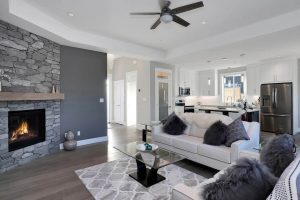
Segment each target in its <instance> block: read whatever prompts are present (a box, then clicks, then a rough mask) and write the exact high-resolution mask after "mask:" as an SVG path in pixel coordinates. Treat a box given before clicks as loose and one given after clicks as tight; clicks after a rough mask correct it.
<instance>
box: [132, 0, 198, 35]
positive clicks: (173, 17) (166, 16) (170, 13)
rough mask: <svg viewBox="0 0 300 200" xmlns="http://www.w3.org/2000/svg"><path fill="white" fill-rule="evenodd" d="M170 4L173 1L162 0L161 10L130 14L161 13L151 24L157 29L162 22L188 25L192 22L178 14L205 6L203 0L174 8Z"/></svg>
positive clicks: (152, 27)
mask: <svg viewBox="0 0 300 200" xmlns="http://www.w3.org/2000/svg"><path fill="white" fill-rule="evenodd" d="M170 5H171V1H168V0H160V7H161V12H135V13H130V15H160V17H159V18H158V20H157V21H156V22H155V23H154V24H153V25H152V26H151V29H155V28H156V27H157V26H158V25H159V24H160V23H161V22H164V23H170V22H172V21H174V22H176V23H178V24H180V25H182V26H185V27H187V26H189V25H190V23H189V22H187V21H185V20H184V19H182V18H180V17H178V16H177V14H179V13H183V12H187V11H190V10H194V9H197V8H201V7H203V6H204V4H203V2H202V1H199V2H196V3H192V4H188V5H185V6H180V7H177V8H174V9H170V8H169V7H170Z"/></svg>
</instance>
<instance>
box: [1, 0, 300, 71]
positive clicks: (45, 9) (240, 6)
mask: <svg viewBox="0 0 300 200" xmlns="http://www.w3.org/2000/svg"><path fill="white" fill-rule="evenodd" d="M196 1H197V0H185V1H182V0H171V2H172V4H171V8H175V7H178V6H182V5H185V4H189V3H193V2H196ZM203 2H204V5H205V6H204V8H200V9H196V10H193V11H190V12H186V13H182V14H179V16H180V17H182V18H183V19H185V20H187V21H189V22H190V23H191V25H190V26H189V27H188V28H184V27H182V26H180V25H178V24H176V23H171V24H161V25H160V26H159V27H158V28H157V29H156V30H150V26H151V25H152V24H153V23H154V22H155V20H156V19H157V17H156V16H130V15H129V13H130V12H144V11H154V12H156V11H159V3H158V0H151V1H150V0H88V1H87V0H1V1H0V19H3V20H6V21H8V22H10V23H13V24H15V25H18V26H20V27H22V28H25V29H28V30H30V31H34V32H36V33H37V34H41V35H42V36H44V37H48V38H49V39H52V40H54V41H57V42H59V43H61V44H65V45H71V46H77V47H83V48H88V49H93V50H100V51H105V52H109V53H113V54H118V55H121V56H131V57H137V58H143V59H148V60H158V61H165V62H168V63H173V64H176V65H177V66H182V67H189V68H194V69H200V68H209V67H221V66H235V65H237V66H238V65H244V64H249V63H253V62H257V61H258V60H262V59H267V58H272V57H277V56H291V55H296V54H298V55H300V54H299V53H298V52H300V41H299V40H300V39H299V38H298V37H297V36H298V35H299V33H300V1H299V0H285V1H283V0H226V1H224V0H223V1H222V0H204V1H203ZM68 12H72V13H74V15H75V16H74V17H69V16H68V15H67V13H68ZM202 21H206V22H207V23H206V24H205V25H203V24H202ZM241 53H246V56H244V57H240V56H239V55H240V54H241ZM223 57H228V58H229V60H226V61H224V60H220V58H223ZM208 60H211V61H212V62H210V63H208V62H207V61H208Z"/></svg>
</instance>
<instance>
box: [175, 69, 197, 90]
mask: <svg viewBox="0 0 300 200" xmlns="http://www.w3.org/2000/svg"><path fill="white" fill-rule="evenodd" d="M198 78H199V77H198V74H197V71H193V70H184V69H179V70H178V81H179V83H178V86H179V87H183V88H187V87H188V88H190V92H191V96H197V95H199V94H198Z"/></svg>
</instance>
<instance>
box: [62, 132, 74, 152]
mask: <svg viewBox="0 0 300 200" xmlns="http://www.w3.org/2000/svg"><path fill="white" fill-rule="evenodd" d="M74 138H75V136H74V133H73V132H72V131H68V132H67V133H66V134H65V139H66V140H65V142H64V145H63V146H64V149H65V150H66V151H73V150H75V149H76V148H77V142H76V140H75V139H74Z"/></svg>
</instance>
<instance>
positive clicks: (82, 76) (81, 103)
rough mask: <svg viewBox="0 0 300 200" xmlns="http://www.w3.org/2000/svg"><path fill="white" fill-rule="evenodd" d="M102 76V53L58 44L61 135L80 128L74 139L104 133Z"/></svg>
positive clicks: (104, 57) (104, 72) (104, 61)
mask: <svg viewBox="0 0 300 200" xmlns="http://www.w3.org/2000/svg"><path fill="white" fill-rule="evenodd" d="M106 77H107V54H106V53H101V52H95V51H90V50H84V49H78V48H73V47H67V46H62V47H61V91H62V92H63V93H65V100H64V101H62V103H61V134H62V137H63V134H64V132H66V131H67V130H72V131H74V133H75V134H76V133H77V131H81V135H80V136H76V139H77V140H83V139H90V138H96V137H102V136H106V135H107V123H106V122H107V119H106V118H107V116H106ZM100 98H104V99H105V102H104V103H100V102H99V99H100Z"/></svg>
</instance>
